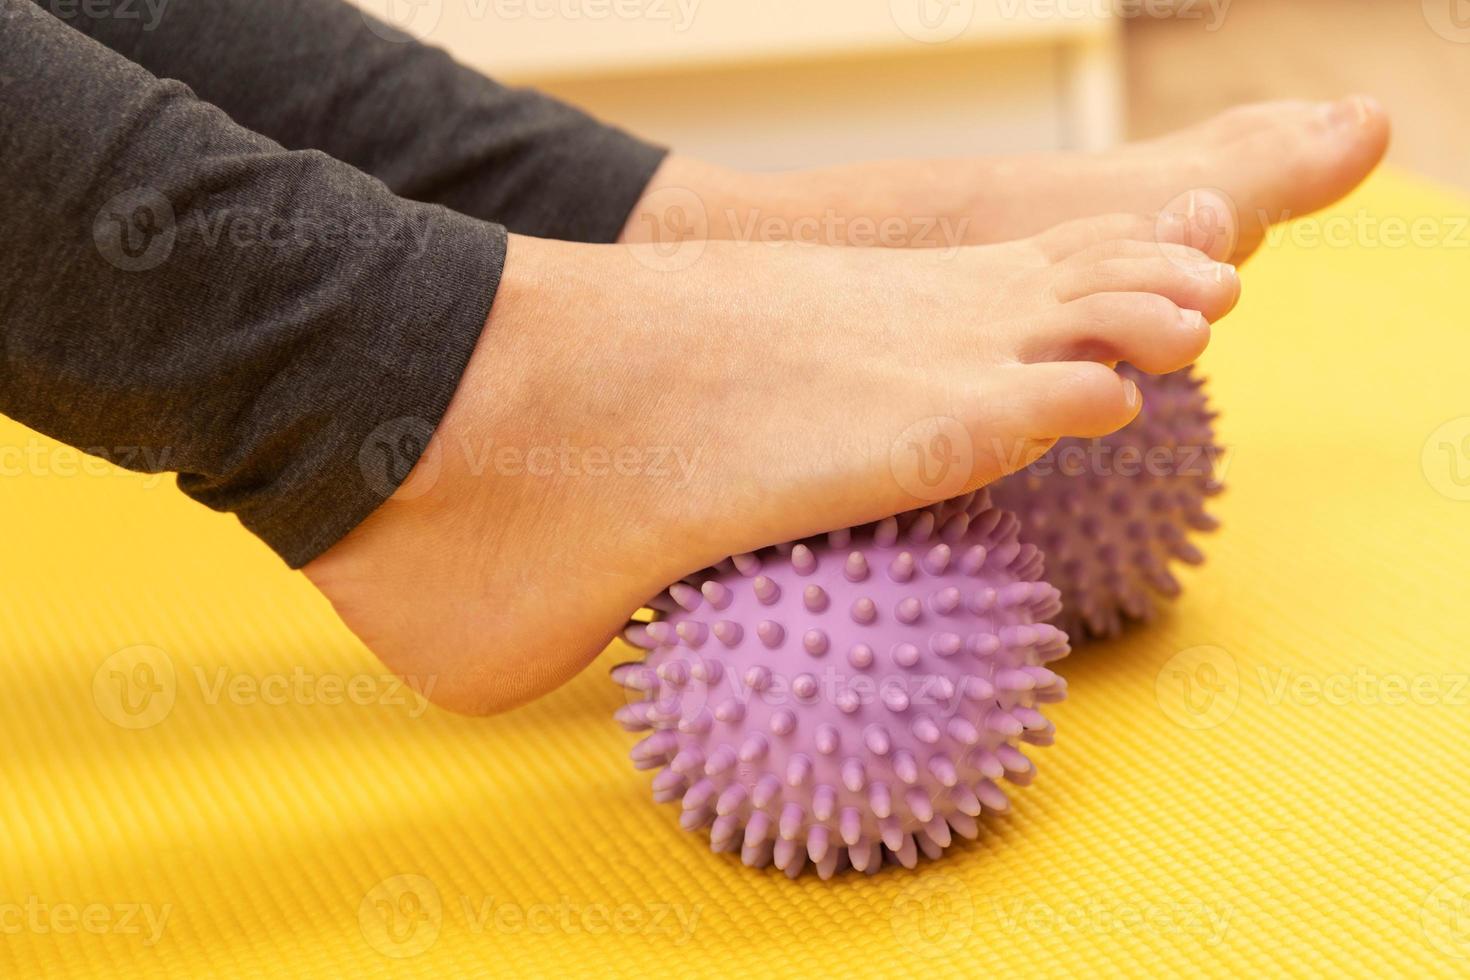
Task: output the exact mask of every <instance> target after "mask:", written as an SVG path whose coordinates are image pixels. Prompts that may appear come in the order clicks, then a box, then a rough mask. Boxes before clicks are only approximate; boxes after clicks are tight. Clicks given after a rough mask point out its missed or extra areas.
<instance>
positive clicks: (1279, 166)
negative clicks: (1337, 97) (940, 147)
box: [624, 96, 1388, 262]
mask: <svg viewBox="0 0 1470 980" xmlns="http://www.w3.org/2000/svg"><path fill="white" fill-rule="evenodd" d="M1387 146H1388V117H1387V116H1386V115H1385V114H1384V112H1383V109H1382V108H1381V107H1380V106H1379V105H1378V103H1377V102H1375V101H1373V100H1372V99H1369V98H1366V97H1364V96H1353V97H1350V98H1347V99H1343V100H1341V101H1338V102H1328V103H1311V102H1269V103H1260V104H1256V105H1247V106H1241V107H1239V108H1235V109H1231V110H1230V111H1228V112H1224V113H1222V114H1220V115H1218V116H1215V117H1214V118H1213V119H1210V120H1208V121H1207V122H1204V123H1201V124H1199V125H1196V126H1192V127H1190V128H1188V129H1184V130H1181V131H1179V132H1177V133H1172V134H1170V135H1168V136H1165V137H1162V138H1159V139H1153V140H1147V141H1144V142H1139V143H1131V144H1128V145H1126V146H1123V147H1120V148H1118V149H1116V150H1112V151H1109V152H1105V153H1095V154H1082V153H1035V154H1023V155H1018V156H995V157H981V158H976V159H957V160H908V161H893V162H887V163H865V164H857V165H854V166H848V167H838V168H833V169H829V170H817V171H807V172H792V173H780V174H746V173H739V172H736V171H732V170H728V169H725V168H721V167H715V166H711V165H709V164H704V163H700V162H698V161H694V160H689V159H687V158H683V157H677V156H676V157H671V158H670V159H669V160H668V161H666V162H665V164H664V166H663V167H662V168H661V169H660V171H659V173H658V174H657V175H656V176H655V177H654V180H653V182H652V183H651V184H650V185H649V188H648V192H647V193H646V194H645V195H644V199H643V201H642V202H641V204H640V207H639V208H638V209H637V210H635V211H634V213H633V216H632V218H631V219H630V221H629V223H628V227H627V230H626V232H625V233H624V237H625V240H628V241H649V240H665V241H666V240H668V239H669V237H670V236H673V235H679V234H687V235H693V236H695V237H703V238H723V239H728V238H738V239H745V240H759V239H773V238H786V239H797V240H805V241H810V242H817V243H821V244H829V245H861V244H885V245H912V246H928V247H936V246H954V245H961V244H965V245H973V244H983V243H989V242H1002V241H1009V240H1012V239H1016V238H1021V237H1024V236H1027V235H1033V234H1037V233H1038V232H1041V231H1042V230H1044V229H1046V228H1050V227H1052V226H1053V225H1056V224H1058V223H1060V222H1062V221H1067V220H1071V219H1075V218H1079V217H1084V216H1087V215H1092V214H1099V213H1103V212H1108V211H1127V212H1141V211H1160V210H1174V209H1175V208H1176V207H1177V204H1176V203H1171V202H1175V201H1176V199H1177V198H1178V196H1179V195H1180V194H1181V193H1183V192H1184V191H1187V190H1190V189H1192V188H1199V187H1210V188H1216V189H1218V190H1220V191H1222V192H1223V193H1224V195H1225V196H1226V197H1227V198H1228V199H1229V200H1230V201H1231V203H1232V204H1233V206H1234V208H1235V209H1236V211H1237V217H1238V221H1237V223H1236V224H1235V225H1232V226H1230V228H1231V229H1234V230H1236V231H1237V232H1238V237H1237V238H1236V240H1234V241H1233V242H1229V243H1228V245H1227V249H1226V250H1227V252H1228V254H1229V256H1230V258H1231V259H1232V260H1233V261H1236V262H1239V261H1241V260H1242V259H1243V258H1245V257H1246V256H1247V255H1249V254H1250V253H1251V252H1252V251H1253V250H1254V249H1255V248H1256V247H1257V246H1258V245H1259V244H1260V242H1261V240H1262V238H1263V237H1264V235H1265V232H1266V230H1267V228H1268V227H1269V226H1270V225H1272V224H1274V223H1276V222H1279V221H1284V220H1287V219H1288V218H1296V217H1301V216H1303V215H1305V214H1308V213H1310V212H1312V211H1315V210H1317V209H1318V208H1322V207H1325V206H1326V205H1328V204H1331V203H1332V202H1333V201H1336V200H1337V199H1338V198H1340V197H1342V196H1343V195H1344V194H1346V193H1347V192H1348V191H1350V190H1351V189H1352V188H1353V187H1355V186H1356V185H1357V184H1358V183H1359V182H1360V181H1362V179H1363V178H1364V177H1365V176H1367V174H1368V173H1369V171H1371V170H1372V169H1373V167H1374V166H1376V165H1377V163H1378V161H1379V160H1380V159H1381V158H1382V157H1383V153H1384V150H1385V149H1386V148H1387ZM1202 230H1203V231H1205V232H1208V231H1210V229H1209V228H1208V227H1204V226H1202ZM1227 230H1229V229H1226V228H1220V229H1218V232H1219V234H1221V235H1224V234H1225V233H1226V232H1227Z"/></svg>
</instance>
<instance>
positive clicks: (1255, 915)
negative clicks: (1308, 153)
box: [0, 174, 1470, 978]
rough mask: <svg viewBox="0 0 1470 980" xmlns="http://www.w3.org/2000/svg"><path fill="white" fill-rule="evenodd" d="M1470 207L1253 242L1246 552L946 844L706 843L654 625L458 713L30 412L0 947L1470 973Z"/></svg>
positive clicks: (1240, 535) (1231, 366)
mask: <svg viewBox="0 0 1470 980" xmlns="http://www.w3.org/2000/svg"><path fill="white" fill-rule="evenodd" d="M1467 215H1470V201H1467V200H1466V199H1465V198H1464V197H1462V196H1458V195H1453V194H1450V193H1447V192H1445V191H1443V190H1439V189H1436V188H1433V187H1430V186H1427V185H1425V184H1423V183H1420V182H1418V181H1416V180H1412V179H1409V178H1406V177H1403V176H1399V175H1394V174H1386V175H1380V176H1378V177H1376V178H1375V179H1374V180H1373V181H1372V182H1371V183H1370V184H1369V185H1368V186H1367V187H1366V188H1364V189H1363V190H1362V191H1361V192H1359V193H1358V194H1357V195H1355V196H1354V197H1353V198H1352V199H1351V200H1349V201H1347V202H1345V203H1344V204H1343V205H1342V206H1340V207H1339V208H1337V209H1336V210H1334V211H1333V212H1332V213H1331V214H1328V215H1325V216H1321V217H1318V218H1314V219H1308V220H1306V221H1304V222H1301V223H1299V224H1297V225H1294V226H1292V227H1290V228H1288V229H1287V230H1286V231H1285V232H1284V233H1281V234H1277V235H1275V236H1274V237H1273V240H1272V242H1271V243H1270V244H1268V246H1267V247H1266V248H1265V249H1264V250H1263V252H1262V254H1261V255H1260V256H1259V257H1258V258H1257V259H1256V260H1254V261H1253V262H1252V263H1251V264H1250V265H1249V266H1248V267H1247V269H1246V272H1245V287H1246V299H1245V300H1244V302H1243V303H1242V305H1241V307H1240V309H1239V310H1238V311H1237V312H1236V313H1234V314H1233V315H1232V316H1231V317H1230V318H1229V319H1227V320H1226V321H1225V322H1224V323H1222V324H1221V325H1220V326H1219V327H1218V328H1217V329H1216V332H1215V341H1214V345H1213V347H1212V348H1211V350H1210V353H1209V355H1208V358H1207V361H1206V363H1205V368H1206V373H1207V374H1209V375H1210V377H1211V379H1212V382H1211V383H1212V388H1211V393H1212V396H1213V398H1214V400H1215V402H1216V404H1217V406H1218V407H1220V408H1221V409H1222V410H1223V412H1224V415H1223V418H1222V420H1221V426H1220V431H1221V436H1222V439H1223V441H1224V442H1225V443H1226V444H1227V445H1228V446H1229V448H1230V454H1229V456H1228V458H1227V470H1226V478H1227V482H1228V484H1229V490H1228V492H1227V494H1226V495H1225V496H1224V497H1222V498H1220V499H1219V500H1218V502H1217V503H1216V504H1215V506H1214V508H1213V510H1214V512H1215V513H1216V514H1217V515H1218V516H1219V517H1220V518H1221V519H1222V520H1223V522H1224V527H1223V530H1222V531H1220V532H1219V533H1218V534H1216V535H1214V536H1213V537H1211V538H1209V539H1207V540H1205V541H1204V542H1203V544H1204V546H1205V548H1206V550H1207V551H1208V553H1209V556H1210V560H1209V563H1208V564H1207V565H1206V566H1205V567H1204V568H1203V569H1202V570H1200V571H1198V572H1191V573H1189V574H1188V575H1187V577H1186V583H1185V584H1186V593H1185V597H1184V598H1183V600H1182V601H1180V602H1178V603H1177V604H1175V605H1174V606H1173V607H1172V608H1171V609H1170V611H1169V612H1168V614H1167V615H1166V616H1165V618H1163V619H1162V620H1161V621H1160V622H1158V623H1156V624H1155V625H1154V626H1153V627H1152V628H1149V629H1140V630H1135V631H1133V632H1130V633H1129V634H1128V635H1127V636H1126V637H1125V638H1123V639H1121V640H1119V641H1116V642H1112V643H1108V644H1104V645H1099V646H1095V647H1089V648H1086V649H1084V650H1081V651H1079V652H1077V653H1074V654H1073V656H1072V657H1071V658H1069V659H1067V660H1064V661H1062V662H1061V663H1060V665H1059V666H1060V668H1061V670H1062V672H1063V673H1064V674H1065V675H1066V677H1067V678H1068V680H1069V682H1070V685H1071V695H1070V698H1069V700H1068V701H1066V702H1065V703H1063V704H1061V705H1056V706H1054V707H1053V708H1052V709H1051V710H1050V711H1049V714H1050V715H1051V717H1053V718H1054V719H1055V721H1056V724H1057V726H1058V730H1059V732H1058V739H1057V744H1056V745H1055V746H1054V747H1052V748H1049V749H1046V750H1044V751H1040V752H1038V753H1033V755H1034V757H1035V758H1036V759H1037V761H1038V762H1039V765H1040V775H1039V777H1038V778H1037V780H1036V782H1035V783H1034V784H1033V785H1032V786H1031V787H1029V788H1027V789H1024V790H1019V791H1017V792H1016V793H1015V794H1014V795H1013V799H1014V802H1015V812H1014V813H1013V814H1012V815H1010V816H1009V817H1004V818H999V819H994V818H993V819H989V820H988V821H987V823H986V825H985V828H986V829H985V831H984V833H982V836H981V839H980V840H979V841H977V842H974V843H961V844H960V845H958V846H956V847H954V848H953V849H952V850H951V851H950V852H949V853H948V855H947V856H946V857H945V858H944V859H943V860H942V861H939V862H924V863H921V865H920V867H919V869H918V870H917V871H914V872H905V871H902V870H899V869H890V870H886V871H885V872H883V873H882V874H880V875H877V876H875V877H870V878H869V877H862V876H855V875H847V876H844V877H842V878H840V879H839V880H835V881H832V882H826V883H823V882H821V881H818V880H817V879H816V878H815V877H811V876H807V877H804V878H803V879H802V880H799V881H796V882H794V883H793V882H791V881H788V880H787V879H786V878H785V877H784V876H783V875H781V874H779V873H777V872H775V871H770V872H764V873H762V872H754V871H751V870H748V869H746V868H744V867H742V866H741V865H740V864H739V862H738V860H737V859H736V858H735V857H734V856H732V855H713V854H711V853H710V852H709V851H708V849H707V842H706V841H702V840H701V839H700V838H699V837H696V836H694V835H690V834H686V833H683V832H682V831H680V830H679V829H678V826H677V824H676V815H677V811H676V808H674V807H668V806H655V805H653V804H652V803H651V802H650V799H649V787H648V782H649V775H648V774H646V773H638V772H635V771H634V770H633V769H632V767H631V766H630V764H629V763H628V760H627V758H626V755H627V750H628V748H629V746H630V745H631V744H632V741H633V739H632V738H631V737H630V736H628V735H627V734H625V733H623V732H622V731H621V730H619V729H618V728H617V727H616V726H615V725H614V724H613V722H612V720H611V717H610V716H611V714H612V712H613V710H614V709H615V708H616V707H617V706H618V705H619V704H620V703H621V697H620V692H619V691H618V690H617V689H616V688H614V686H613V685H612V684H611V683H610V682H609V681H608V680H607V677H606V668H607V667H608V666H609V665H611V664H612V663H614V662H617V661H618V660H619V659H622V658H627V657H628V656H629V650H628V649H627V648H624V647H621V646H619V647H618V648H615V649H613V650H610V651H609V652H608V653H607V654H606V655H605V657H604V661H603V662H602V663H600V664H598V665H597V666H596V667H594V668H593V669H590V670H588V671H587V672H586V674H584V675H583V676H582V677H580V678H578V679H577V680H576V682H574V683H573V684H571V685H570V686H568V687H567V688H565V689H563V690H562V691H560V692H558V693H557V694H556V695H554V696H553V697H550V698H548V699H546V700H545V701H544V702H542V703H540V704H537V705H534V706H532V707H529V708H526V709H523V710H521V711H518V712H515V713H513V714H510V715H507V716H504V717H499V718H493V719H488V720H474V719H466V718H459V717H454V716H451V715H448V714H444V713H442V712H439V711H438V710H436V709H432V708H426V707H425V705H424V704H423V702H422V701H420V700H418V699H417V698H416V697H415V696H414V695H413V693H412V692H410V691H405V690H404V689H402V688H400V687H399V686H398V685H397V684H396V683H395V682H392V681H391V680H389V679H387V678H385V677H384V676H383V670H382V668H380V667H379V665H378V664H377V663H376V661H375V660H374V659H373V658H372V657H371V656H370V655H369V654H368V653H367V651H366V650H364V649H363V648H362V646H361V645H359V644H358V643H357V642H356V640H354V638H353V637H352V636H351V635H350V634H349V633H348V632H347V631H346V630H345V629H343V627H342V626H341V625H339V624H338V623H337V621H336V619H335V617H334V616H333V614H332V612H331V610H330V609H329V608H328V606H327V604H326V603H325V602H324V601H323V600H322V599H321V598H319V597H318V596H317V595H316V594H315V593H314V592H313V591H312V589H311V588H310V586H309V585H308V584H307V583H306V581H305V580H304V579H303V578H301V577H300V576H298V575H296V574H293V573H291V572H288V571H287V570H286V569H284V568H283V567H282V566H281V565H280V564H279V562H277V560H276V559H275V558H274V557H273V556H272V555H270V554H269V553H268V552H267V551H266V549H265V548H264V547H262V546H261V545H259V544H258V543H256V542H255V541H254V540H253V539H251V538H250V537H249V536H247V535H246V534H245V533H243V532H242V531H240V530H239V529H238V528H237V527H236V525H235V523H234V521H233V520H232V519H231V518H228V517H224V516H220V515H217V514H212V513H209V512H207V511H205V510H204V509H203V508H200V507H198V506H195V505H193V504H191V503H190V502H188V501H186V500H185V499H184V498H183V497H182V496H181V495H179V493H178V492H177V491H176V490H175V489H174V488H173V487H172V485H171V481H170V480H168V479H165V478H161V477H143V476H138V475H135V474H124V473H122V472H120V471H117V470H113V469H109V468H107V467H105V466H102V465H101V464H99V463H96V462H95V461H92V460H90V459H88V458H85V457H82V456H80V455H79V454H77V453H75V452H73V451H71V450H69V449H66V448H64V447H60V446H57V445H56V444H54V443H52V442H49V441H48V440H45V439H43V438H41V437H40V436H37V435H35V434H34V433H32V432H30V431H29V430H27V429H24V428H22V427H21V426H19V425H15V424H13V423H9V422H0V469H3V472H0V501H3V503H0V541H3V549H4V551H3V554H4V559H3V562H0V669H3V675H4V680H5V686H4V690H5V696H4V701H3V704H0V744H3V746H4V772H5V780H4V792H3V794H0V847H3V849H4V858H3V861H0V974H3V975H5V976H40V975H53V976H54V975H67V974H73V975H97V974H109V975H124V976H127V975H136V976H149V977H157V976H179V977H197V976H284V975H308V976H310V975H316V976H342V975H358V976H375V975H404V976H410V975H423V976H444V975H460V974H464V975H477V976H493V975H501V974H507V975H520V976H538V975H539V976H564V975H567V974H569V973H576V974H597V975H627V976H638V977H647V976H689V975H697V974H698V975H718V976H756V977H761V978H767V977H770V976H773V975H777V974H807V973H811V972H816V971H820V972H832V973H835V974H838V975H842V974H850V973H867V972H869V971H881V972H883V973H885V974H909V975H914V976H919V977H926V978H927V977H932V976H936V975H947V974H956V975H968V976H975V975H986V974H998V975H1011V976H1017V975H1019V976H1031V975H1037V976H1043V975H1055V976H1075V975H1089V974H1092V973H1094V972H1101V971H1126V972H1127V973H1130V974H1133V975H1162V974H1166V973H1174V972H1179V973H1184V972H1196V971H1199V972H1207V973H1213V974H1218V975H1221V976H1240V975H1244V976H1251V975H1256V974H1258V973H1268V972H1291V973H1302V974H1305V973H1326V972H1330V973H1344V974H1345V973H1356V974H1363V975H1370V976H1387V975H1390V974H1396V973H1408V972H1414V973H1430V974H1434V973H1438V974H1444V975H1457V974H1458V975H1464V974H1465V973H1466V972H1470V641H1467V638H1466V626H1467V621H1470V298H1467V295H1466V290H1465V284H1466V283H1467V282H1470V230H1467V227H1466V225H1467ZM410 601H411V600H410Z"/></svg>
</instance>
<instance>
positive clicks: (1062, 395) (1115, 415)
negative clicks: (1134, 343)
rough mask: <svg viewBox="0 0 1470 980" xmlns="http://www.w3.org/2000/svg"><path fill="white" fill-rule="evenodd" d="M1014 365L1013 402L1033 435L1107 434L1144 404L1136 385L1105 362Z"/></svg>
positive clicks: (1086, 436) (1129, 419) (1131, 416)
mask: <svg viewBox="0 0 1470 980" xmlns="http://www.w3.org/2000/svg"><path fill="white" fill-rule="evenodd" d="M1016 371H1017V372H1018V375H1019V383H1018V384H1017V385H1015V388H1016V394H1015V396H1014V397H1015V399H1016V405H1015V407H1016V408H1017V409H1018V410H1019V413H1020V416H1022V417H1024V418H1025V420H1026V423H1025V424H1026V425H1027V430H1026V432H1025V435H1027V436H1029V437H1030V438H1032V439H1040V440H1050V439H1059V438H1062V437H1064V436H1078V437H1081V438H1092V437H1095V436H1105V435H1107V434H1109V433H1111V432H1116V431H1118V430H1119V429H1121V428H1123V426H1125V425H1127V424H1128V423H1129V422H1131V421H1133V419H1134V417H1135V416H1136V415H1137V414H1138V411H1139V409H1140V408H1141V407H1142V401H1143V399H1142V396H1141V395H1140V394H1139V391H1138V385H1136V384H1134V383H1133V382H1132V381H1131V380H1129V379H1127V378H1124V377H1121V376H1120V375H1119V374H1118V372H1116V371H1114V370H1113V369H1112V368H1110V367H1108V366H1107V365H1105V364H1098V363H1096V362H1093V361H1052V362H1049V363H1045V364H1026V365H1020V366H1018V367H1017V368H1016Z"/></svg>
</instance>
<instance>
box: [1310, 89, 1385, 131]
mask: <svg viewBox="0 0 1470 980" xmlns="http://www.w3.org/2000/svg"><path fill="white" fill-rule="evenodd" d="M1377 109H1378V103H1377V102H1376V101H1375V100H1373V99H1370V98H1368V97H1367V96H1366V95H1353V96H1349V97H1348V98H1346V99H1338V100H1337V101H1336V102H1327V103H1324V104H1323V106H1322V108H1321V110H1319V111H1320V112H1321V114H1322V118H1323V119H1324V120H1325V121H1326V122H1327V124H1328V125H1329V126H1337V127H1344V128H1345V127H1348V126H1361V125H1363V124H1364V123H1366V122H1367V121H1368V119H1369V118H1370V117H1371V116H1372V115H1373V113H1374V112H1375V111H1377Z"/></svg>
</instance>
